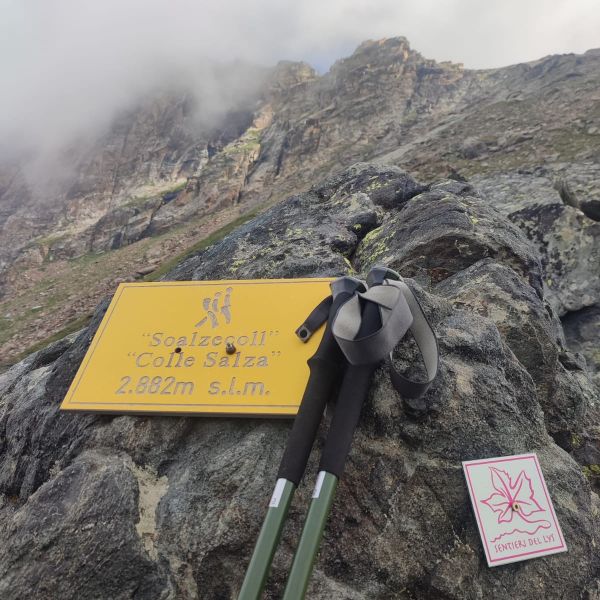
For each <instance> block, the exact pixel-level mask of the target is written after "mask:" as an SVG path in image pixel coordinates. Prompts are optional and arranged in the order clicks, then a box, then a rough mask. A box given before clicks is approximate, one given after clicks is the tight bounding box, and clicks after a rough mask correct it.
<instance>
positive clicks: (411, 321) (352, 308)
mask: <svg viewBox="0 0 600 600" xmlns="http://www.w3.org/2000/svg"><path fill="white" fill-rule="evenodd" d="M362 302H374V303H375V304H377V305H378V307H379V310H380V314H381V323H382V325H381V328H380V329H379V330H377V331H376V332H375V333H373V334H371V335H368V336H365V337H363V338H359V339H356V337H355V336H356V335H357V333H358V330H359V328H360V322H361V317H360V315H361V303H362ZM409 329H410V331H411V333H412V334H413V337H414V339H415V342H416V344H417V346H418V347H419V350H420V351H421V354H422V356H423V362H424V364H425V369H426V372H427V380H426V381H414V380H412V379H409V378H408V377H405V376H404V375H402V374H401V373H399V372H398V371H397V370H396V369H395V367H394V366H393V361H392V360H391V353H392V351H393V349H394V347H395V346H396V344H398V342H399V341H400V340H401V339H402V338H403V337H404V335H405V334H406V332H407V331H408V330H409ZM332 332H333V335H334V336H335V338H336V340H337V342H338V344H339V346H340V348H341V350H342V352H343V353H344V355H345V356H346V358H347V360H348V362H349V363H350V364H352V365H364V364H373V363H378V362H380V361H382V360H383V359H385V358H388V364H389V370H390V379H391V381H392V384H393V386H394V388H395V389H396V390H397V391H398V392H399V393H400V394H402V395H403V396H406V397H408V398H418V397H420V396H422V395H423V394H424V393H425V392H426V391H427V389H428V388H429V386H430V385H431V383H432V382H433V380H434V379H435V377H436V375H437V372H438V365H439V351H438V344H437V338H436V336H435V333H434V332H433V329H432V327H431V325H430V324H429V321H428V320H427V317H426V316H425V313H424V312H423V309H422V308H421V305H420V304H419V302H418V300H417V298H416V297H415V295H414V294H413V292H412V290H411V289H410V288H409V287H408V285H406V283H404V281H401V280H398V281H396V280H393V279H385V280H384V281H383V282H382V284H381V285H376V286H374V287H372V288H370V289H369V290H368V291H367V292H365V293H362V294H357V295H355V296H354V297H353V298H352V299H351V300H349V301H348V302H346V304H344V305H343V306H342V307H341V308H340V310H339V311H338V313H337V314H336V315H335V317H334V320H333V324H332Z"/></svg>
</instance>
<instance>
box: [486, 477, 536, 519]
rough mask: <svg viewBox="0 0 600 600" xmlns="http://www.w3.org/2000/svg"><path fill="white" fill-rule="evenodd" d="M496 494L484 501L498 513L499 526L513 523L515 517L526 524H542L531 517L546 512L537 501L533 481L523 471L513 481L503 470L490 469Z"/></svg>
mask: <svg viewBox="0 0 600 600" xmlns="http://www.w3.org/2000/svg"><path fill="white" fill-rule="evenodd" d="M489 469H490V476H491V478H492V486H493V487H494V490H496V491H495V492H494V493H492V494H491V496H490V497H489V498H486V499H485V500H482V501H481V502H483V504H485V505H487V506H489V507H490V508H491V509H492V510H493V511H494V512H495V513H498V524H500V523H511V522H512V520H513V518H514V517H515V516H517V517H519V518H520V519H522V520H523V521H525V522H526V523H541V522H542V521H539V520H538V521H536V520H532V519H530V518H529V517H530V516H531V515H533V514H535V513H539V512H544V510H545V509H543V508H542V507H541V506H540V504H539V502H538V501H537V500H536V499H535V493H534V491H533V486H532V485H531V479H530V478H529V477H527V474H526V473H525V471H524V470H522V471H521V472H520V473H519V475H518V477H517V478H516V479H515V480H514V481H513V480H512V479H511V477H510V475H509V474H508V473H507V472H506V471H503V470H502V469H497V468H496V467H489Z"/></svg>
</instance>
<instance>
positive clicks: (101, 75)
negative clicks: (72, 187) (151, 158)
mask: <svg viewBox="0 0 600 600" xmlns="http://www.w3.org/2000/svg"><path fill="white" fill-rule="evenodd" d="M598 6H599V5H598V4H597V0H527V1H524V0H518V1H517V0H504V1H503V2H495V3H493V2H481V0H419V1H416V0H415V1H413V2H405V1H403V0H370V1H368V0H327V1H323V0H303V1H301V2H297V1H294V2H284V1H282V0H253V1H251V2H250V1H248V0H245V1H243V2H242V1H240V0H219V1H216V2H215V1H214V0H211V1H207V0H53V1H51V2H48V0H0V14H1V15H2V17H1V20H0V76H1V77H2V93H1V95H0V102H1V105H0V106H1V110H0V157H2V155H4V156H5V157H6V156H7V155H9V154H16V153H19V152H26V151H27V152H32V151H35V152H37V153H41V154H52V153H55V152H58V151H59V150H60V149H61V148H63V147H64V146H65V144H69V143H71V142H73V140H75V139H77V138H79V137H81V136H89V135H91V134H93V133H95V132H98V131H102V130H103V129H104V128H105V127H106V126H107V124H108V123H109V122H110V120H111V119H112V118H113V117H114V115H115V113H116V112H117V111H119V110H122V109H124V108H127V107H129V106H131V105H132V104H133V103H135V102H137V101H139V99H140V98H143V97H144V96H145V95H147V94H150V93H152V92H153V90H155V89H156V88H159V87H162V88H165V87H168V86H169V85H176V84H178V83H181V82H184V81H185V82H193V83H194V85H195V86H196V88H197V89H198V90H199V91H200V94H201V95H202V97H203V98H204V108H205V110H208V111H210V109H211V107H222V106H224V105H226V103H227V99H228V98H230V97H231V96H232V95H234V92H235V93H236V94H241V93H243V89H244V86H241V85H239V82H238V85H237V88H236V89H235V90H232V89H231V78H230V80H229V83H228V84H226V83H223V81H222V78H219V77H218V76H216V75H215V72H214V70H213V69H212V66H211V65H213V64H214V63H220V64H222V63H227V62H229V61H233V60H243V61H245V62H249V63H257V64H261V65H272V64H274V63H276V62H277V61H278V60H280V59H291V60H306V61H308V62H310V63H312V64H315V65H316V66H317V67H318V68H320V69H321V70H323V69H326V68H328V67H329V65H330V64H331V62H333V60H335V59H336V58H339V57H341V56H343V55H347V54H348V53H349V52H351V51H352V49H353V48H354V47H355V46H356V45H358V44H359V43H360V42H361V41H363V40H365V39H376V38H381V37H390V36H395V35H404V36H406V37H407V38H408V39H409V40H410V42H411V44H412V46H413V48H415V49H416V50H418V51H420V52H421V53H422V54H423V55H425V56H426V57H428V58H434V59H437V60H453V61H457V62H463V63H465V65H466V66H467V67H473V68H486V67H496V66H502V65H506V64H511V63H515V62H521V61H527V60H533V59H536V58H539V57H541V56H543V55H546V54H550V53H560V52H570V51H576V52H581V51H584V50H586V49H587V48H590V47H594V46H600V8H599V7H598ZM234 79H235V78H234Z"/></svg>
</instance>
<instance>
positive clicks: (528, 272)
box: [355, 182, 542, 295]
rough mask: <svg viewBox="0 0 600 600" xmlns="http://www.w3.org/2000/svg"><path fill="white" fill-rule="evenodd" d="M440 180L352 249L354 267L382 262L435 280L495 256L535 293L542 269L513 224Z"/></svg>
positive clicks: (416, 275) (422, 278)
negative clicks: (437, 184) (455, 191)
mask: <svg viewBox="0 0 600 600" xmlns="http://www.w3.org/2000/svg"><path fill="white" fill-rule="evenodd" d="M457 185H459V186H462V187H461V191H462V192H464V193H468V188H465V187H464V184H460V183H457V182H445V183H444V184H441V185H440V186H438V187H437V189H436V188H434V189H432V190H431V191H429V192H425V193H423V194H419V195H418V196H415V197H413V198H412V199H411V200H409V201H408V202H407V203H406V204H405V206H404V208H403V209H402V211H401V212H400V213H397V214H388V215H386V218H385V220H384V222H383V224H382V226H381V227H379V228H378V229H376V230H374V231H372V232H370V233H369V234H368V235H367V236H366V237H365V239H364V240H363V241H362V243H361V245H360V246H359V248H358V249H357V251H356V255H355V261H356V264H357V268H358V269H359V270H368V269H369V268H370V267H371V266H372V265H373V264H374V263H375V262H382V263H384V264H386V265H387V266H389V267H391V268H394V269H396V270H398V271H400V272H402V273H403V274H406V275H407V276H409V277H415V278H417V279H418V280H420V281H422V282H424V283H431V282H434V283H437V282H439V281H442V280H443V279H446V278H447V277H449V276H451V275H453V274H455V273H458V272H459V271H461V270H463V269H465V268H467V267H469V266H470V265H472V264H474V263H476V262H477V261H479V260H481V259H482V258H487V257H492V258H498V259H501V260H502V261H503V262H505V263H506V264H508V265H510V266H511V268H513V269H514V270H515V271H516V272H517V273H520V274H521V275H522V276H523V277H524V278H525V279H526V280H527V282H528V283H529V285H531V286H532V287H533V289H534V290H536V292H537V293H538V294H540V295H541V293H542V272H541V266H540V262H539V259H538V257H537V255H536V253H535V250H534V248H533V247H532V246H531V245H530V244H529V243H528V242H527V240H526V239H524V238H523V235H522V234H521V232H520V231H519V230H518V228H517V227H516V226H514V225H512V224H511V223H509V222H508V221H507V220H506V219H503V218H502V216H501V214H500V212H499V211H498V210H497V209H496V208H494V207H493V206H490V205H489V204H488V203H486V202H485V201H482V200H481V199H480V198H478V197H477V196H476V195H461V196H457V195H455V194H454V193H453V192H452V191H446V189H448V190H454V189H456V186H457Z"/></svg>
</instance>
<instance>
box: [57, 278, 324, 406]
mask: <svg viewBox="0 0 600 600" xmlns="http://www.w3.org/2000/svg"><path fill="white" fill-rule="evenodd" d="M330 282H331V279H274V280H255V281H198V282H195V281H189V282H164V283H124V284H121V285H120V286H119V288H118V289H117V292H116V293H115V296H114V298H113V300H112V302H111V304H110V306H109V307H108V310H107V312H106V315H105V316H104V319H103V320H102V323H101V324H100V327H99V328H98V332H97V333H96V336H95V337H94V339H93V341H92V343H91V345H90V348H89V350H88V352H87V354H86V356H85V358H84V360H83V362H82V363H81V366H80V367H79V371H78V372H77V375H76V376H75V379H74V380H73V383H72V384H71V387H70V389H69V391H68V393H67V395H66V397H65V399H64V400H63V403H62V405H61V408H62V409H63V410H83V411H104V412H112V413H136V412H140V413H165V414H212V415H216V414H220V415H241V416H243V415H272V416H276V415H278V416H285V415H295V414H296V412H297V411H298V406H299V404H300V401H301V399H302V394H303V393H304V388H305V386H306V383H307V381H308V376H309V369H308V365H307V364H306V361H307V360H308V358H310V356H312V355H313V354H314V353H315V351H316V349H317V345H318V343H319V341H320V339H321V337H322V330H321V331H319V332H318V333H317V334H315V335H314V336H313V337H312V338H311V339H310V341H309V342H308V343H306V344H305V343H303V342H301V341H300V340H299V339H298V337H297V336H296V335H295V333H294V331H295V329H296V328H297V327H298V326H299V325H300V324H302V322H303V321H304V319H305V318H306V317H307V316H308V314H309V313H310V311H311V310H312V309H313V308H314V307H315V306H316V305H317V304H318V303H319V302H320V301H321V300H322V299H323V298H325V296H327V295H328V294H329V283H330Z"/></svg>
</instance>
